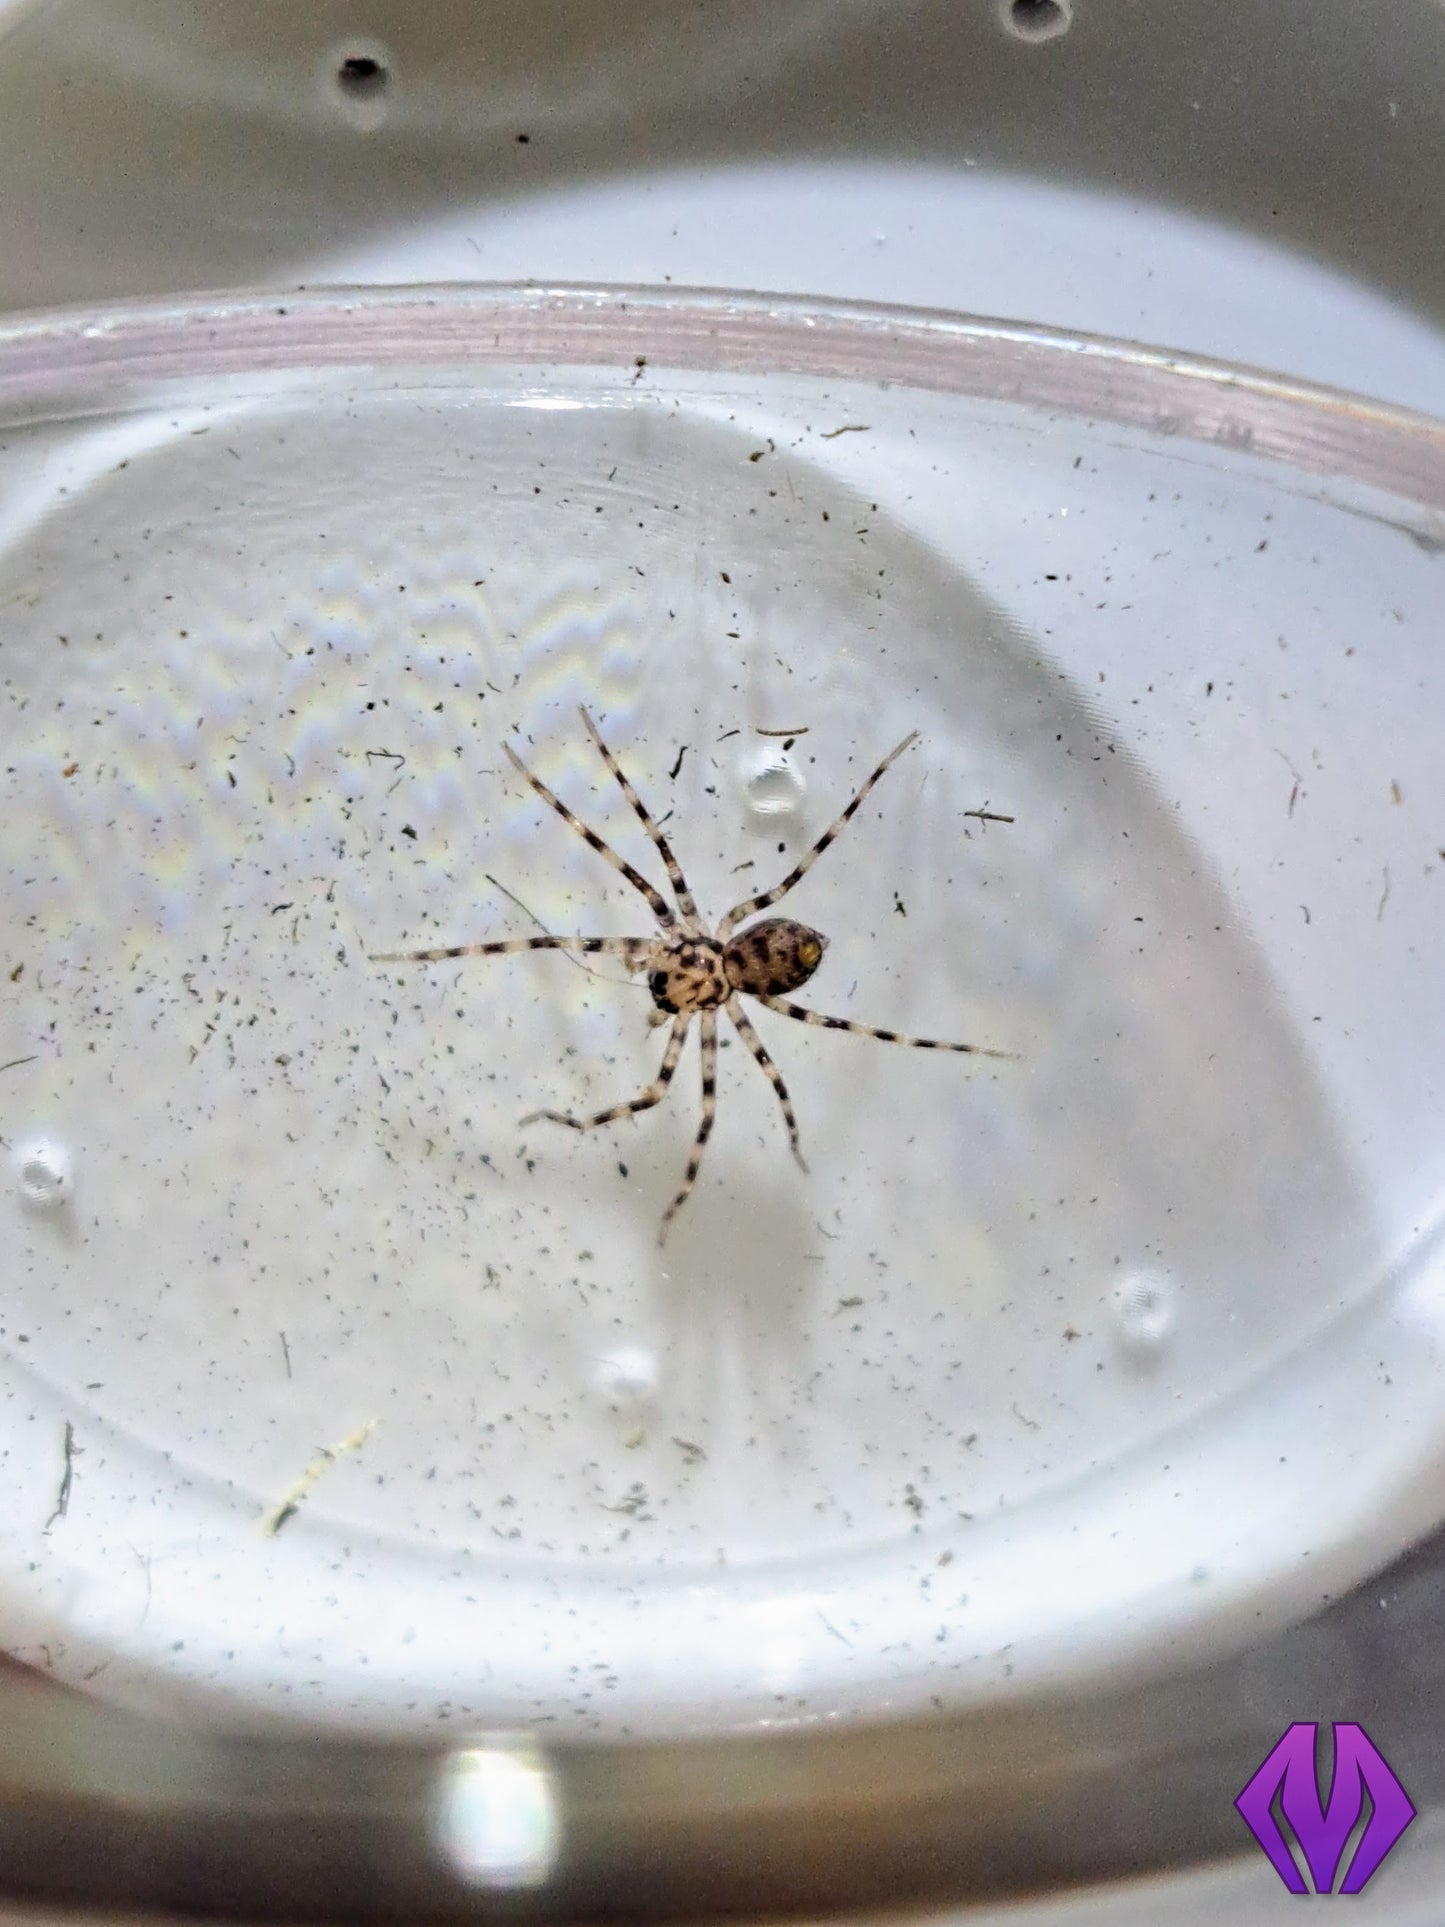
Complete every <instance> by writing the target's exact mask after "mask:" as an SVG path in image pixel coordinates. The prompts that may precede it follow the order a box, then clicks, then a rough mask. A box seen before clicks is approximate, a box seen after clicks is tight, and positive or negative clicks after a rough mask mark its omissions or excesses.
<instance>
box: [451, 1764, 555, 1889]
mask: <svg viewBox="0 0 1445 1927" xmlns="http://www.w3.org/2000/svg"><path fill="white" fill-rule="evenodd" d="M435 1834H436V1840H437V1844H438V1845H439V1846H440V1847H441V1849H442V1852H443V1853H445V1855H446V1856H447V1859H448V1860H449V1861H450V1862H451V1864H452V1866H453V1868H454V1869H455V1870H456V1872H457V1873H458V1874H460V1875H461V1877H462V1879H463V1880H466V1881H468V1882H470V1883H471V1884H472V1885H473V1886H477V1887H490V1888H494V1889H495V1888H514V1887H540V1886H541V1885H542V1883H543V1882H544V1881H545V1880H546V1879H547V1877H548V1875H549V1874H550V1873H551V1871H552V1869H553V1867H554V1866H555V1865H556V1862H557V1854H558V1849H559V1847H560V1845H561V1824H560V1820H559V1816H558V1812H557V1801H556V1796H555V1794H554V1792H553V1789H552V1777H551V1774H550V1773H549V1771H548V1769H547V1766H546V1763H545V1761H544V1760H543V1759H542V1757H541V1755H540V1754H539V1753H537V1752H536V1751H535V1750H534V1749H532V1748H531V1747H529V1746H527V1745H525V1744H520V1745H518V1744H513V1743H511V1742H506V1741H499V1742H498V1743H497V1744H495V1745H485V1744H482V1745H478V1746H468V1747H463V1748H461V1749H459V1750H458V1751H457V1752H455V1753H454V1754H453V1755H452V1756H451V1758H450V1759H449V1760H448V1761H447V1764H446V1767H445V1769H444V1771H443V1774H442V1780H441V1786H440V1789H439V1792H438V1796H437V1814H436V1821H435Z"/></svg>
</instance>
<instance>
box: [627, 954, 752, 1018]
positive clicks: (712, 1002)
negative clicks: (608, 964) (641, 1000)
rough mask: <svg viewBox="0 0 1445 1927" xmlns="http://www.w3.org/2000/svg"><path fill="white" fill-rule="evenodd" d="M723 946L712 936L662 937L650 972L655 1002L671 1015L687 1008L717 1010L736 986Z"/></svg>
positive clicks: (651, 988) (648, 982)
mask: <svg viewBox="0 0 1445 1927" xmlns="http://www.w3.org/2000/svg"><path fill="white" fill-rule="evenodd" d="M724 956H725V953H724V951H723V947H722V945H721V944H720V943H718V942H717V941H716V940H715V939H714V938H712V937H694V936H691V935H678V936H675V937H659V938H658V940H657V943H656V944H655V946H654V948H653V955H652V962H651V964H650V965H649V967H648V972H647V988H648V989H649V990H650V991H651V992H652V1001H653V1003H655V1004H656V1005H657V1008H658V1009H659V1010H665V1011H666V1012H667V1014H668V1016H669V1017H677V1016H679V1015H680V1014H681V1013H682V1012H683V1011H701V1010H716V1009H717V1007H718V1005H719V1004H725V1003H726V1002H727V1000H728V992H729V991H730V990H731V989H732V985H731V984H730V983H729V982H728V973H727V969H726V967H725V963H724Z"/></svg>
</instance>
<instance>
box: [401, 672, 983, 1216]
mask: <svg viewBox="0 0 1445 1927" xmlns="http://www.w3.org/2000/svg"><path fill="white" fill-rule="evenodd" d="M582 720H583V722H584V723H585V724H586V725H587V731H588V734H589V735H590V736H591V738H592V740H593V742H594V743H595V744H596V745H597V748H598V751H599V753H600V755H601V757H602V760H603V761H604V762H605V763H606V765H607V767H608V769H610V770H611V772H612V774H613V775H614V776H615V777H616V778H617V781H618V783H619V784H620V786H621V788H622V793H623V795H624V796H625V797H626V798H627V800H628V802H629V803H630V804H631V805H632V808H633V809H634V810H635V811H636V813H637V817H638V819H639V821H640V822H641V824H642V826H643V828H644V829H645V830H646V831H647V834H648V835H649V836H650V837H651V838H652V841H653V844H654V846H655V847H656V850H657V853H658V855H659V856H660V857H661V858H662V861H663V865H664V867H665V868H666V870H667V875H668V881H669V882H670V883H671V885H672V890H673V895H674V896H675V897H676V898H677V908H676V909H674V908H673V907H672V905H671V904H669V903H668V901H667V899H666V898H665V897H664V896H663V894H662V892H661V891H660V890H658V889H656V888H655V887H654V886H653V885H652V884H651V883H649V882H648V880H647V878H646V877H645V876H643V874H642V872H641V871H640V870H637V869H635V868H634V867H633V865H632V864H630V863H629V862H628V861H627V859H626V858H625V857H621V856H619V855H618V854H617V852H616V851H615V850H614V849H612V848H611V847H610V845H608V844H606V843H604V842H603V840H602V838H601V837H600V836H598V834H597V832H596V831H595V830H591V829H589V828H588V827H587V825H586V824H585V823H584V822H582V820H581V819H580V817H577V816H574V815H573V814H572V812H571V810H569V809H568V808H567V805H566V804H565V803H564V802H563V801H562V800H561V798H560V797H558V796H555V795H554V794H553V793H552V791H551V790H549V789H548V787H547V785H546V784H545V783H544V782H543V781H542V780H541V778H540V777H538V776H534V775H533V774H532V772H531V770H529V769H528V768H527V766H526V764H525V763H524V762H523V761H522V760H521V758H520V757H519V756H518V755H517V754H516V752H515V751H514V750H513V749H512V747H511V745H510V744H504V745H503V747H504V748H505V750H506V753H507V755H508V757H509V758H510V759H511V762H512V765H513V767H514V768H515V769H516V770H517V771H518V773H519V774H520V775H521V776H523V777H525V779H526V780H527V782H528V783H530V784H531V786H532V788H533V789H534V790H535V791H536V793H537V795H538V796H540V797H541V798H542V800H543V802H545V803H547V804H550V806H551V807H552V808H553V809H554V810H555V811H556V812H557V814H558V815H559V816H560V817H562V818H563V820H564V821H565V822H567V823H570V824H571V826H572V828H573V829H574V830H576V832H577V834H578V835H579V836H580V837H582V838H583V840H584V841H585V842H586V843H588V844H589V845H590V846H591V847H592V848H593V849H594V850H596V852H597V854H598V855H599V856H600V857H602V858H603V859H604V860H605V861H606V862H608V863H610V864H611V865H612V867H613V869H614V870H617V871H619V872H620V873H621V874H622V875H623V876H625V877H626V878H627V881H628V882H629V883H630V884H631V885H632V887H633V889H634V890H636V891H637V892H638V894H639V895H641V896H643V897H645V898H646V899H647V902H648V904H649V905H650V906H651V909H652V913H653V915H654V916H655V917H656V918H657V921H658V924H659V925H660V927H661V931H662V934H661V935H660V936H657V937H553V936H546V937H501V938H498V939H496V940H495V941H493V942H490V943H464V944H451V945H448V946H447V947H446V948H445V949H440V950H400V951H388V952H386V953H385V954H384V955H380V956H375V957H373V958H372V962H373V963H439V962H441V961H442V960H443V959H446V958H451V957H501V956H510V955H514V954H515V953H517V952H518V951H522V950H571V951H576V952H580V953H582V954H583V955H586V956H591V955H596V954H598V953H605V954H606V955H608V956H613V957H618V958H620V959H621V960H622V962H623V964H624V966H625V967H626V968H627V969H628V970H631V971H643V970H645V971H646V972H647V985H648V989H649V990H650V991H651V993H652V1001H653V1003H654V1004H655V1005H656V1006H657V1008H658V1009H659V1010H660V1011H664V1012H665V1013H666V1014H667V1015H668V1016H669V1017H671V1019H672V1029H671V1033H670V1035H669V1037H668V1040H667V1050H666V1052H665V1053H664V1056H663V1059H662V1064H661V1066H660V1067H659V1069H658V1073H657V1076H656V1077H655V1078H654V1079H653V1081H652V1083H650V1084H649V1085H648V1086H647V1088H646V1090H644V1091H640V1092H639V1093H638V1095H637V1096H636V1097H632V1098H628V1099H627V1100H626V1101H625V1102H624V1103H622V1104H613V1105H611V1106H610V1107H609V1108H608V1109H607V1110H605V1111H597V1112H594V1113H593V1114H592V1115H591V1116H590V1117H574V1116H572V1114H571V1113H570V1112H567V1111H533V1112H532V1113H531V1115H530V1116H528V1117H524V1118H523V1119H522V1123H523V1124H524V1125H527V1124H531V1123H534V1122H535V1121H536V1119H538V1118H548V1119H550V1120H551V1122H552V1123H554V1124H565V1125H567V1126H568V1127H569V1128H570V1129H572V1130H574V1131H590V1130H592V1129H593V1128H594V1127H595V1126H596V1125H599V1124H611V1123H612V1122H613V1121H614V1120H615V1119H617V1118H620V1117H631V1116H634V1115H635V1114H636V1113H637V1112H638V1111H646V1110H650V1109H651V1107H652V1106H653V1105H654V1104H660V1103H661V1102H662V1099H663V1097H664V1096H665V1095H666V1093H667V1088H668V1086H669V1084H670V1083H671V1082H672V1074H673V1072H674V1071H675V1070H676V1069H677V1065H678V1059H679V1058H680V1057H681V1056H682V1047H683V1044H684V1042H685V1041H686V1039H687V1033H688V1028H689V1026H690V1025H691V1023H692V1021H693V1019H694V1018H696V1019H697V1022H698V1029H699V1031H700V1033H701V1036H702V1122H701V1123H700V1124H699V1126H698V1132H697V1137H696V1139H695V1140H694V1143H693V1147H692V1156H691V1157H690V1158H689V1159H688V1165H687V1172H686V1174H685V1176H684V1177H683V1181H682V1189H681V1190H680V1191H679V1192H678V1194H677V1196H676V1197H675V1198H674V1199H673V1201H672V1203H671V1204H670V1205H669V1206H668V1207H667V1210H666V1211H665V1212H664V1213H663V1219H662V1230H661V1232H660V1234H659V1242H661V1240H662V1239H663V1238H665V1237H666V1236H667V1230H668V1226H669V1225H670V1224H671V1223H672V1221H673V1219H674V1218H675V1217H676V1216H677V1213H678V1211H679V1210H680V1209H681V1208H682V1206H683V1205H684V1204H685V1203H686V1201H687V1198H688V1196H689V1194H690V1193H691V1191H692V1187H693V1183H694V1181H695V1179H696V1177H697V1173H698V1167H699V1165H700V1164H701V1163H702V1154H703V1147H704V1146H705V1145H706V1143H707V1141H708V1138H709V1136H710V1135H711V1132H712V1124H713V1118H714V1116H715V1115H716V1112H717V1031H718V1018H717V1014H718V1012H719V1010H721V1011H722V1012H723V1013H724V1014H725V1015H726V1016H727V1017H728V1019H729V1020H730V1022H731V1023H732V1026H733V1028H734V1029H735V1030H736V1031H737V1033H738V1035H739V1037H741V1038H742V1040H743V1042H744V1043H745V1044H746V1045H747V1047H748V1049H749V1050H750V1051H751V1052H752V1055H753V1057H754V1059H755V1061H756V1062H757V1064H758V1066H759V1068H760V1069H761V1070H762V1072H763V1074H764V1076H765V1077H766V1078H767V1080H768V1082H769V1083H770V1084H771V1085H772V1087H773V1089H774V1090H775V1091H776V1092H777V1096H778V1103H779V1104H780V1106H781V1107H782V1112H783V1120H784V1122H785V1123H786V1125H787V1127H788V1140H789V1142H790V1144H791V1145H792V1147H793V1156H794V1157H795V1158H796V1159H797V1160H798V1163H799V1164H800V1165H802V1166H803V1169H804V1170H805V1171H806V1170H807V1168H808V1167H807V1165H806V1164H804V1163H803V1153H802V1150H801V1149H800V1147H799V1142H798V1120H797V1118H796V1117H794V1115H793V1105H792V1100H791V1099H790V1098H789V1096H788V1087H787V1085H786V1084H785V1083H784V1082H783V1078H782V1073H781V1072H780V1071H779V1069H778V1067H777V1065H776V1064H775V1063H774V1062H773V1060H772V1058H771V1057H769V1055H768V1053H767V1050H766V1049H765V1048H764V1045H763V1040H762V1038H761V1037H759V1036H758V1033H757V1032H756V1031H755V1030H754V1029H753V1026H752V1023H751V1022H750V1021H749V1018H748V1014H747V1012H746V1011H745V1010H744V1009H743V1007H742V1003H741V1001H740V999H741V998H743V997H755V998H756V999H757V1000H758V1002H759V1003H761V1004H766V1005H767V1007H768V1008H769V1010H776V1011H778V1012H780V1013H781V1015H782V1016H784V1017H791V1018H793V1019H795V1021H796V1022H798V1023H800V1024H814V1025H817V1026H820V1027H821V1028H822V1029H824V1030H847V1031H852V1033H853V1034H854V1036H855V1037H877V1038H880V1039H881V1040H882V1041H883V1042H884V1043H886V1044H907V1045H910V1046H911V1047H912V1048H913V1049H915V1050H947V1051H966V1052H968V1053H969V1054H971V1055H974V1056H979V1057H1008V1056H1010V1055H1011V1054H1012V1053H1011V1052H1009V1051H1002V1050H989V1049H987V1048H986V1047H985V1046H984V1045H982V1044H948V1043H943V1042H941V1041H940V1040H939V1039H938V1038H936V1037H905V1036H903V1035H901V1034H900V1033H899V1032H898V1031H896V1030H877V1029H875V1028H874V1026H873V1025H871V1024H855V1023H854V1022H853V1020H852V1019H851V1018H849V1017H824V1016H823V1015H822V1014H821V1012H819V1011H816V1010H807V1009H805V1008H804V1006H803V1005H802V1004H793V1003H789V1002H788V1000H787V998H786V996H785V995H784V994H783V993H784V992H785V991H789V990H796V989H797V988H798V986H799V985H800V984H805V983H806V982H807V981H808V979H809V978H810V977H811V976H812V974H813V972H814V971H815V970H816V969H817V968H818V966H819V964H820V963H822V961H823V952H824V951H825V950H826V949H827V948H828V939H827V938H826V937H825V936H823V935H822V933H821V932H820V931H817V930H810V929H809V928H808V926H807V925H806V924H804V923H794V922H793V920H792V919H791V918H790V917H765V918H764V919H763V920H762V922H761V923H754V924H749V925H748V927H747V929H745V930H740V929H739V928H738V925H739V924H745V923H747V920H748V918H749V917H754V916H756V915H757V914H758V912H759V911H760V910H766V909H768V908H769V907H770V906H771V905H772V904H775V903H777V902H778V901H779V900H780V899H781V898H783V897H785V896H786V895H787V894H788V892H789V890H791V889H792V887H793V885H794V884H795V883H797V882H799V881H800V879H801V878H802V877H804V876H805V875H806V874H807V872H808V871H809V870H810V869H811V868H812V867H813V865H814V864H815V863H816V862H817V860H818V858H819V857H820V856H821V855H822V854H823V852H824V850H826V849H827V847H828V845H829V844H830V843H832V842H833V841H834V839H835V838H836V837H837V836H838V834H839V832H840V831H841V830H842V829H843V828H844V826H845V825H846V824H847V823H848V822H849V821H850V820H851V819H852V817H853V816H854V814H855V813H856V811H857V809H858V806H859V804H860V803H861V802H862V801H863V799H864V797H865V796H867V794H868V792H869V791H870V790H871V789H872V788H873V785H874V784H875V783H876V782H877V781H878V779H879V777H880V776H882V774H883V772H884V771H885V770H886V769H887V768H888V767H889V765H890V764H892V763H894V762H896V761H897V759H898V758H899V757H900V756H901V755H902V754H903V752H904V750H905V749H907V748H908V747H909V745H910V744H911V743H914V742H916V741H917V732H916V731H915V732H914V734H913V735H912V736H909V737H906V738H905V739H904V741H903V742H901V743H900V744H899V745H898V747H897V748H896V749H894V750H890V751H889V753H888V755H887V756H885V757H884V758H883V761H882V762H881V763H880V764H879V765H878V767H877V769H875V770H874V772H873V774H872V775H871V776H870V777H869V778H868V780H867V782H866V783H864V784H863V786H862V787H861V788H860V789H859V790H858V792H857V794H856V795H855V796H854V798H853V800H852V802H851V803H849V805H848V807H847V809H845V810H844V812H843V814H842V815H841V816H840V817H839V818H838V819H837V821H836V822H835V823H833V824H832V825H831V826H830V827H829V828H828V829H827V830H825V831H824V833H823V835H822V836H820V837H819V838H818V841H817V842H816V843H815V844H814V845H813V847H812V849H811V850H809V851H808V852H807V854H806V855H805V856H804V857H802V858H801V859H800V860H799V861H798V862H797V863H796V864H794V866H793V868H792V869H791V870H790V871H789V872H788V874H787V875H786V876H785V877H784V878H783V880H782V882H781V883H779V884H775V885H774V887H773V888H772V889H771V890H764V891H763V892H762V893H761V895H759V896H755V897H749V898H748V899H747V901H746V902H745V903H739V904H737V905H736V906H735V907H734V908H733V909H731V910H729V911H728V913H727V915H726V916H725V917H724V918H723V919H722V921H721V923H719V924H718V926H717V929H716V930H709V929H708V927H707V924H706V923H705V922H704V920H703V917H702V915H701V913H700V912H699V910H698V907H697V905H696V903H695V902H694V901H693V897H692V892H691V891H690V890H689V889H688V887H687V881H686V879H685V877H684V876H683V874H682V870H681V869H680V867H679V865H678V861H677V858H676V857H675V856H674V855H673V853H672V850H671V848H670V846H669V844H668V841H667V838H666V837H665V836H664V835H663V834H662V831H661V829H660V828H659V827H658V825H657V824H656V823H655V822H654V821H653V819H652V816H651V814H650V813H649V811H648V809H647V806H646V804H645V803H644V802H643V801H642V798H641V797H640V796H639V795H638V794H637V791H636V790H635V789H634V788H633V787H632V785H631V783H630V782H629V781H628V780H627V777H626V776H625V775H624V774H623V771H622V768H621V766H620V765H619V763H618V761H617V759H616V757H615V756H614V755H613V754H612V752H611V750H610V749H609V748H608V747H607V745H606V743H604V742H603V740H602V737H601V735H600V734H599V733H598V729H597V725H596V724H595V723H594V722H593V720H592V718H591V717H590V716H589V715H588V714H587V711H586V710H585V709H584V710H583V711H582Z"/></svg>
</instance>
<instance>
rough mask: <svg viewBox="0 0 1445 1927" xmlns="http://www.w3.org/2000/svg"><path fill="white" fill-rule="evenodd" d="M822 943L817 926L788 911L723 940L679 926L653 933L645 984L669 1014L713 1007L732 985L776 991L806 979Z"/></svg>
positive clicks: (751, 992)
mask: <svg viewBox="0 0 1445 1927" xmlns="http://www.w3.org/2000/svg"><path fill="white" fill-rule="evenodd" d="M827 948H828V939H827V938H826V937H825V936H824V935H823V933H822V932H821V931H820V930H810V929H809V928H808V926H807V924H805V923H794V922H793V920H792V918H791V917H765V918H764V920H763V921H762V922H761V923H755V924H753V925H752V926H751V928H749V929H747V930H740V931H739V932H738V934H737V935H736V936H735V937H734V938H733V939H732V941H731V942H730V943H728V944H720V943H719V942H718V940H717V938H716V937H702V936H694V935H693V934H692V933H691V932H686V933H684V932H679V933H678V934H677V935H676V936H671V937H659V938H658V939H657V942H656V943H655V944H654V945H653V946H652V955H651V956H650V957H649V958H648V960H647V987H648V989H649V990H650V991H651V992H652V1001H653V1003H655V1004H656V1005H657V1008H658V1009H659V1010H664V1011H666V1012H667V1014H668V1016H669V1017H677V1016H680V1015H681V1014H682V1013H683V1012H684V1011H703V1010H717V1009H718V1008H719V1006H720V1005H723V1004H725V1003H726V1002H727V1000H728V998H729V997H730V996H731V995H732V994H733V992H734V991H737V990H741V991H742V992H744V994H745V995H747V996H749V997H781V996H782V994H783V992H784V991H785V990H796V989H798V987H799V985H801V984H805V983H807V981H808V979H809V978H810V977H811V976H812V974H813V972H814V971H815V970H816V969H817V968H818V965H819V964H820V963H821V962H822V961H823V952H824V951H825V950H826V949H827Z"/></svg>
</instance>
